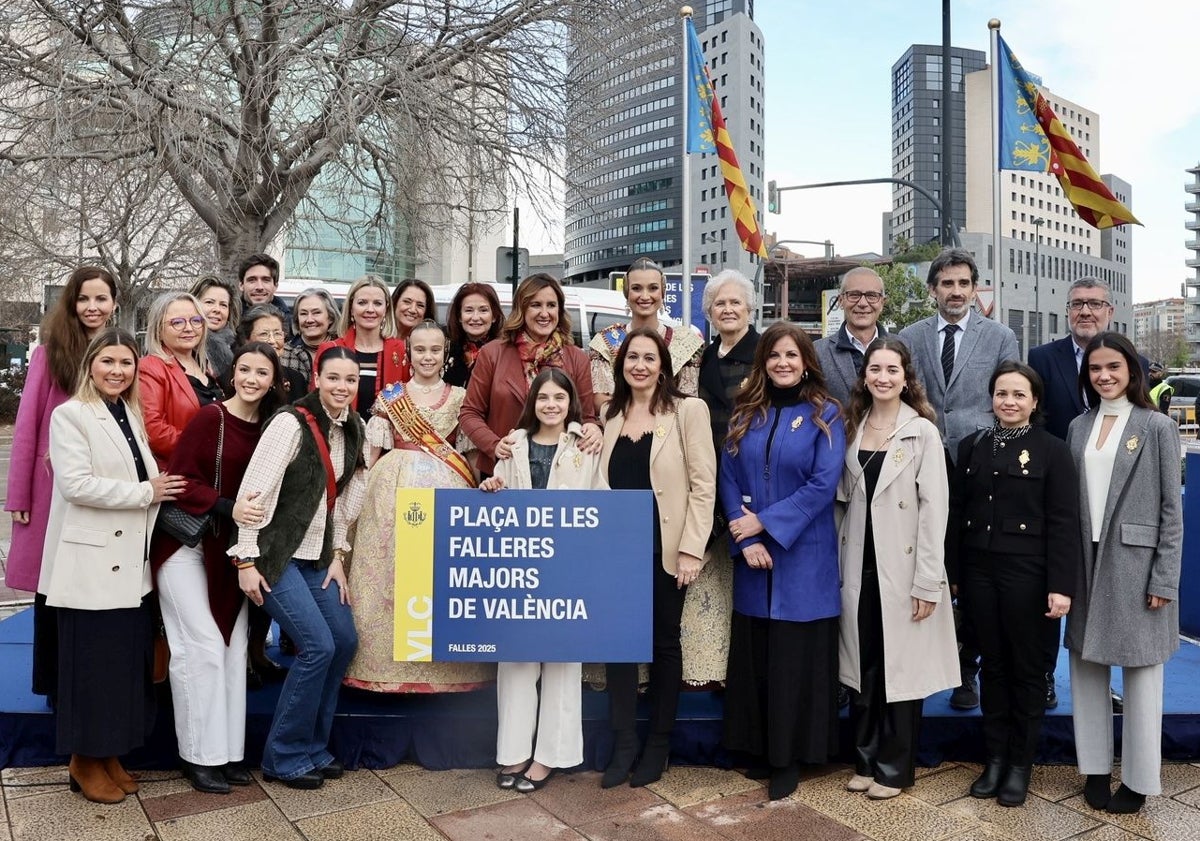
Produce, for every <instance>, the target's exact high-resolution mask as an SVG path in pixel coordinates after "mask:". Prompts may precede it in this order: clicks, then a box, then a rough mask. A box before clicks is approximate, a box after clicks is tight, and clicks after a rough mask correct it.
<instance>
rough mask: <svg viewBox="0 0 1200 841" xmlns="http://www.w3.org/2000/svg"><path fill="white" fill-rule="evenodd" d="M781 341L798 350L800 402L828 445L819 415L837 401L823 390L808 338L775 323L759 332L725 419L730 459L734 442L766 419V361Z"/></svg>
mask: <svg viewBox="0 0 1200 841" xmlns="http://www.w3.org/2000/svg"><path fill="white" fill-rule="evenodd" d="M784 339H791V340H792V341H793V342H795V343H796V347H797V348H799V350H800V361H801V362H803V363H804V377H803V379H802V381H801V383H800V400H801V401H803V402H807V403H811V404H812V407H813V410H814V411H813V422H814V423H816V425H817V426H818V427H819V428H820V429H821V430H822V431H823V432H824V433H825V435H826V436H827V437H828V438H829V440H830V441H832V440H833V433H832V432H831V431H830V429H829V424H828V423H827V422H826V421H825V418H823V417H822V416H821V415H822V413H823V412H824V411H825V404H826V403H832V404H833V405H834V406H835V407H838V406H839V404H838V402H837V400H835V399H834V398H833V397H831V396H830V395H829V389H828V388H826V387H825V375H824V374H822V373H821V360H820V359H819V358H818V357H817V349H816V348H815V347H813V342H812V339H810V338H809V337H808V334H807V333H805V332H804V331H803V330H801V329H800V328H799V327H797V326H796V325H795V324H792V323H791V322H788V321H776V322H775V323H774V324H772V325H771V326H770V327H768V328H767V329H766V330H764V331H763V334H762V338H761V339H759V340H758V347H756V348H755V349H754V365H753V367H752V368H751V369H750V376H749V377H747V378H746V384H745V385H744V386H742V388H741V390H740V391H739V392H738V393H737V402H736V403H734V408H733V415H732V417H730V418H729V434H728V435H726V436H725V448H726V449H727V450H728V451H729V453H730V455H735V456H736V455H737V452H738V442H739V441H741V440H742V438H743V437H744V436H745V434H746V433H747V432H749V431H750V427H751V425H753V424H754V423H761V422H762V421H765V420H766V419H767V406H768V405H770V403H771V399H770V397H768V395H767V382H768V377H767V357H768V356H769V355H770V353H771V351H772V350H774V349H775V345H777V344H779V343H780V342H781V341H783V340H784Z"/></svg>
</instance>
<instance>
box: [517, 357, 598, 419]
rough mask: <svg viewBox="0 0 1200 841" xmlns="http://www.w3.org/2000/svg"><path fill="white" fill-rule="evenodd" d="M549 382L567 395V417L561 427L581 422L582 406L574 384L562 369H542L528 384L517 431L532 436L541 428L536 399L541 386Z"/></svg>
mask: <svg viewBox="0 0 1200 841" xmlns="http://www.w3.org/2000/svg"><path fill="white" fill-rule="evenodd" d="M549 382H552V383H554V384H555V385H556V386H558V387H559V388H561V389H562V390H563V391H565V392H566V393H567V417H566V420H565V421H564V422H563V427H564V428H565V427H568V426H570V425H571V424H572V423H581V422H582V421H583V406H582V404H580V402H579V391H578V390H577V389H576V388H575V382H574V381H573V380H572V379H571V378H570V377H569V376H567V372H566V371H564V370H563V369H562V368H543V369H542V370H541V371H539V372H538V375H537V376H536V377H534V378H533V382H531V383H530V384H529V396H528V397H526V398H525V406H524V408H522V409H521V417H520V418H518V420H517V429H524V430H525V431H526V432H527V433H529V434H530V435H534V434H536V433H537V431H538V430H539V429H540V428H541V426H542V424H541V421H539V420H538V418H537V398H538V394H539V393H541V390H542V386H544V385H545V384H546V383H549Z"/></svg>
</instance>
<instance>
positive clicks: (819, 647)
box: [717, 322, 846, 800]
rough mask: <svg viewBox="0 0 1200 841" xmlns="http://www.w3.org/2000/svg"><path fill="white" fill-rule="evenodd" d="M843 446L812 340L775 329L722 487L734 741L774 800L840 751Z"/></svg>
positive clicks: (760, 357) (727, 738)
mask: <svg viewBox="0 0 1200 841" xmlns="http://www.w3.org/2000/svg"><path fill="white" fill-rule="evenodd" d="M845 449H846V440H845V431H844V429H843V427H842V420H841V417H840V411H839V407H838V403H837V401H836V400H834V399H833V398H831V397H830V396H829V392H828V391H827V390H826V388H825V379H824V377H823V376H822V375H821V369H820V365H819V363H818V361H817V354H816V351H815V350H814V348H813V344H812V340H811V339H809V338H808V336H807V335H806V334H805V333H804V331H803V330H801V329H800V328H799V327H796V326H795V325H793V324H788V323H784V322H778V323H776V324H772V325H771V326H770V327H769V328H767V330H766V332H764V333H763V336H762V340H761V341H760V342H759V344H758V348H757V350H756V351H755V354H754V365H753V367H752V369H751V372H750V376H749V377H748V378H747V379H746V384H745V385H744V386H743V387H742V390H741V391H740V392H739V393H738V397H737V404H736V406H735V408H734V413H733V417H732V418H731V419H730V422H729V435H728V437H727V438H726V439H725V448H724V451H723V452H722V453H721V474H720V481H719V482H718V483H717V484H718V494H719V496H720V502H721V508H722V510H723V511H724V513H725V517H726V519H727V521H728V522H729V532H730V539H731V540H732V541H733V554H734V561H735V563H734V575H733V623H732V629H731V635H730V645H729V669H728V677H727V684H726V691H725V734H724V744H725V747H726V748H728V749H730V750H734V751H742V752H744V753H748V754H750V755H751V756H753V757H755V758H756V759H758V760H759V761H761V763H762V764H763V765H766V766H769V768H770V771H769V774H770V786H769V794H770V797H771V799H772V800H778V799H780V798H783V797H787V796H788V795H790V794H791V793H792V792H794V791H795V790H796V786H797V785H798V784H799V781H800V763H822V762H826V761H827V760H828V758H829V756H830V755H831V754H832V753H833V752H834V751H835V750H836V747H837V668H838V652H837V646H838V616H839V615H840V613H841V595H840V592H839V585H838V547H837V529H836V527H835V525H834V517H833V511H834V498H835V494H836V491H837V484H838V479H839V478H840V476H841V472H842V459H843V457H844V454H845Z"/></svg>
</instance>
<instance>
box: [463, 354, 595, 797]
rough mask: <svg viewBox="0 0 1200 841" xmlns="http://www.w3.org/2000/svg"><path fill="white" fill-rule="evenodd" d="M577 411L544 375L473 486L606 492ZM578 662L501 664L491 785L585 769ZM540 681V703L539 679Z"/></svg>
mask: <svg viewBox="0 0 1200 841" xmlns="http://www.w3.org/2000/svg"><path fill="white" fill-rule="evenodd" d="M582 414H583V413H582V411H581V410H580V406H579V396H578V394H577V393H576V391H575V385H574V383H572V382H571V378H570V377H569V376H567V375H566V374H565V373H564V372H563V371H562V370H561V369H559V368H545V369H543V370H542V372H541V373H540V374H538V375H537V376H536V377H534V379H533V382H532V383H531V384H530V386H529V397H528V398H527V399H526V400H525V408H524V410H523V411H522V412H521V417H520V420H518V421H517V429H516V430H514V431H513V432H512V433H511V434H510V435H509V437H508V439H507V440H509V441H511V442H512V455H511V456H510V457H508V458H506V459H503V460H502V461H498V462H497V463H496V472H495V475H493V476H492V477H491V478H489V479H485V480H484V481H483V482H482V483H481V484H480V485H479V487H480V488H481V489H482V490H484V491H492V492H494V491H498V490H500V489H501V488H517V489H530V488H532V489H535V490H546V489H549V488H567V489H571V490H589V489H593V488H606V487H607V483H606V482H605V481H604V478H603V476H602V475H601V472H600V455H599V453H585V452H583V451H582V450H580V449H579V440H580V436H581V435H582V427H581V426H580V420H581V418H582ZM581 671H582V666H581V664H579V663H499V664H498V665H497V669H496V704H497V708H498V713H499V720H500V723H499V730H498V732H497V734H496V762H497V763H499V765H500V766H501V767H500V771H499V772H498V773H497V774H496V785H498V786H499V787H500V788H506V789H508V788H511V789H516V790H517V791H522V792H531V791H536V790H538V789H539V788H541V787H542V786H544V785H545V784H546V782H547V781H548V780H549V779H550V777H551V776H552V775H553V774H554V771H555V769H558V768H572V767H574V766H576V765H578V764H579V763H581V762H583V723H582V714H581V709H580V704H581V697H580V691H581V683H582V680H581V678H582V675H581ZM539 677H540V678H541V702H540V703H539V701H538V679H539Z"/></svg>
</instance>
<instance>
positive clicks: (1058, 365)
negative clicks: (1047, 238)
mask: <svg viewBox="0 0 1200 841" xmlns="http://www.w3.org/2000/svg"><path fill="white" fill-rule="evenodd" d="M1112 316H1113V305H1112V297H1111V295H1110V293H1109V289H1108V284H1107V283H1105V282H1104V281H1102V280H1100V279H1099V278H1095V277H1081V278H1078V279H1077V280H1076V281H1075V282H1074V283H1072V284H1071V288H1070V289H1068V290H1067V329H1069V330H1070V333H1068V334H1067V335H1066V336H1063V337H1062V338H1061V339H1056V340H1055V341H1053V342H1047V343H1046V344H1044V345H1038V346H1037V347H1035V348H1033V349H1032V350H1030V351H1029V367H1030V368H1032V369H1033V370H1035V371H1037V373H1038V376H1039V377H1041V378H1042V384H1043V385H1044V386H1045V390H1046V395H1045V398H1044V399H1043V407H1042V408H1043V411H1044V412H1045V414H1046V429H1047V430H1048V431H1049V432H1050V433H1052V434H1053V435H1055V436H1057V437H1059V438H1062V439H1063V440H1064V441H1065V440H1067V427H1069V426H1070V425H1071V421H1073V420H1075V418H1077V417H1079V416H1080V415H1082V414H1083V413H1084V412H1086V411H1087V408H1088V407H1087V405H1086V404H1085V403H1084V402H1083V394H1082V392H1080V390H1079V366H1080V365H1081V364H1082V363H1083V351H1084V349H1085V348H1086V347H1087V344H1088V342H1090V341H1091V340H1092V339H1094V338H1095V337H1096V336H1097V335H1098V334H1100V333H1103V332H1104V331H1105V330H1108V329H1109V324H1110V323H1111V322H1112ZM1138 358H1139V359H1141V362H1142V373H1144V374H1146V378H1147V381H1149V374H1150V360H1148V359H1146V358H1145V357H1143V356H1141V355H1140V354H1139V357H1138Z"/></svg>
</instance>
